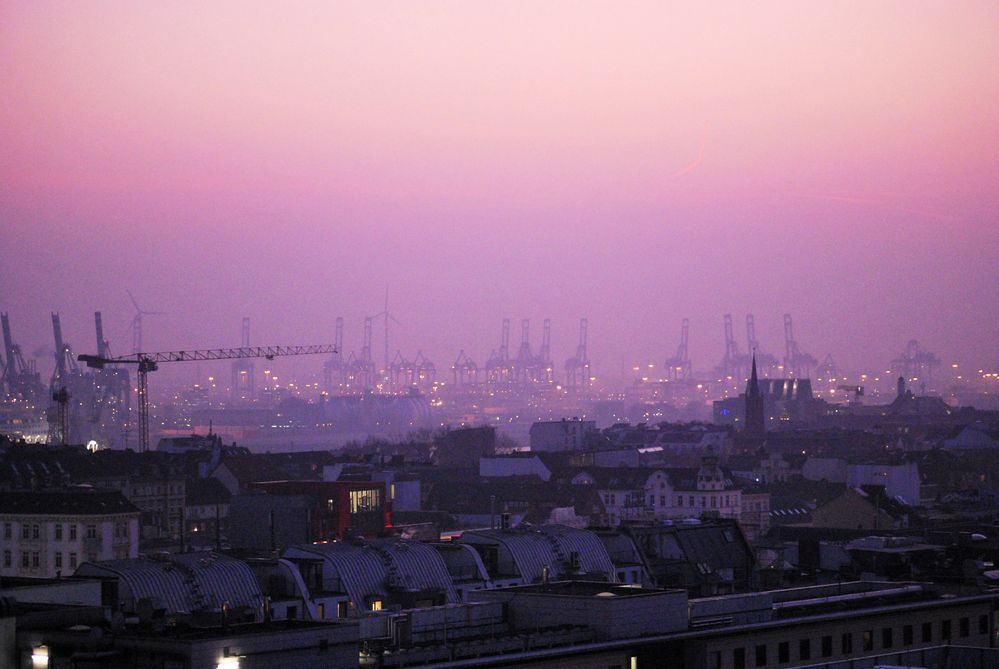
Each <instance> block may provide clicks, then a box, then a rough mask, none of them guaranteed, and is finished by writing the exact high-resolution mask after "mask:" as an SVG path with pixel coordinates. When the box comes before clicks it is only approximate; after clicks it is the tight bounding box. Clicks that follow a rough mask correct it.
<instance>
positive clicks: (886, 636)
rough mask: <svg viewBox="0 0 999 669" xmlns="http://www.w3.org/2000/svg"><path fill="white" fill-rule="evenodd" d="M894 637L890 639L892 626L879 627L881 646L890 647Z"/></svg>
mask: <svg viewBox="0 0 999 669" xmlns="http://www.w3.org/2000/svg"><path fill="white" fill-rule="evenodd" d="M893 641H894V639H892V628H890V627H883V628H882V629H881V647H882V648H891V647H892V643H893Z"/></svg>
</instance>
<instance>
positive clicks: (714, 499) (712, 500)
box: [711, 495, 718, 509]
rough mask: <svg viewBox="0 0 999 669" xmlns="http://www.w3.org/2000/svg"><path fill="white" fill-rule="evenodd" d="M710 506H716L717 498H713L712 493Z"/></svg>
mask: <svg viewBox="0 0 999 669" xmlns="http://www.w3.org/2000/svg"><path fill="white" fill-rule="evenodd" d="M711 508H712V509H716V508H718V499H717V498H715V496H714V495H712V496H711Z"/></svg>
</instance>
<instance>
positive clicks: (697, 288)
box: [0, 1, 999, 370]
mask: <svg viewBox="0 0 999 669" xmlns="http://www.w3.org/2000/svg"><path fill="white" fill-rule="evenodd" d="M997 72H999V4H996V3H995V2H960V3H922V2H919V3H914V2H880V3H841V2H824V3H809V4H807V5H802V4H800V3H778V2H768V3H762V4H761V3H742V4H731V5H712V6H701V5H699V4H691V5H686V6H676V5H672V4H667V3H660V2H632V3H625V4H620V3H590V2H565V3H551V2H549V3H543V4H542V5H541V6H539V5H538V4H537V3H515V4H506V3H484V2H482V3H459V2H428V3H399V4H372V3H339V2H338V3H311V4H294V5H290V6H289V5H285V4H280V3H279V4H274V3H244V2H213V3H134V2H91V3H65V2H36V1H32V2H5V3H4V4H3V5H2V7H0V98H2V100H3V102H2V104H0V288H2V291H0V307H2V309H3V310H5V311H8V312H9V313H10V314H11V316H12V318H13V319H14V321H15V326H16V328H17V337H18V339H19V340H20V341H21V342H23V343H24V345H25V346H26V348H28V349H30V348H32V347H34V346H41V345H43V344H44V345H49V346H50V344H49V342H50V341H51V330H50V322H49V313H48V312H49V311H50V310H57V311H60V312H61V313H62V319H63V324H64V327H65V329H66V333H67V339H68V340H70V341H72V342H73V343H74V345H75V347H76V349H77V350H79V351H85V350H87V349H88V347H90V346H91V342H92V340H93V335H92V312H93V311H94V310H97V309H100V310H102V311H103V312H104V315H105V320H106V322H107V323H108V325H107V331H108V336H109V337H110V338H111V342H112V345H113V346H114V347H115V348H116V349H117V352H120V353H127V352H128V348H129V346H128V344H129V340H128V339H127V326H128V323H129V320H130V319H131V317H132V306H131V304H130V302H129V301H128V297H127V295H126V293H125V290H124V287H128V288H129V289H130V290H131V291H132V292H133V293H134V294H135V295H136V297H137V298H138V299H139V300H140V302H141V303H142V304H143V306H144V307H145V308H147V309H151V310H158V311H163V312H166V314H167V315H164V316H159V317H150V319H149V320H148V322H147V326H146V327H147V330H146V339H147V348H149V349H154V350H164V349H166V350H170V349H183V348H193V347H199V346H201V347H211V346H216V345H222V344H234V343H238V341H239V323H240V318H241V317H242V316H250V317H251V318H252V320H253V323H254V343H260V344H263V343H318V342H328V341H331V340H332V328H333V322H334V319H335V317H336V316H338V315H343V316H344V317H345V318H346V322H347V332H346V340H347V341H346V343H347V347H348V348H357V347H358V346H359V344H360V338H361V321H362V319H363V318H364V316H368V315H372V314H374V313H376V312H378V311H381V309H382V300H383V299H384V290H385V286H386V285H388V286H390V287H391V297H390V299H391V309H392V312H393V313H394V315H395V316H396V317H397V318H398V319H399V320H400V322H401V323H402V324H401V325H399V326H396V327H395V330H394V333H393V340H394V342H393V349H395V348H396V347H397V346H401V347H403V349H404V351H405V352H406V353H407V355H409V356H412V355H413V354H414V353H415V350H416V349H421V350H423V351H424V352H425V353H426V354H427V355H428V356H431V357H433V358H435V359H437V360H438V361H439V362H438V364H439V365H440V366H441V367H444V366H445V365H446V364H449V363H450V361H451V360H453V358H454V356H455V355H456V354H457V351H458V350H459V349H466V350H469V352H470V353H471V354H472V355H474V356H475V357H477V358H479V359H480V361H481V359H483V358H484V357H485V356H486V355H487V354H488V351H489V349H490V348H492V347H495V346H496V345H497V344H498V339H499V326H500V321H501V319H502V318H504V317H509V318H513V319H520V318H531V319H532V322H533V323H534V324H535V327H536V328H538V330H537V331H535V332H538V331H539V330H540V322H541V319H543V318H546V317H547V318H551V319H552V321H553V348H554V349H555V351H554V352H555V357H556V359H558V360H561V359H564V358H565V357H566V356H567V355H569V354H571V350H572V348H573V347H574V346H575V339H576V329H577V327H578V319H579V318H580V317H581V316H586V317H588V318H589V322H590V328H591V331H590V341H591V352H592V353H591V354H592V356H593V358H594V360H595V364H597V365H601V366H603V367H604V369H607V370H613V369H616V367H617V366H618V365H619V364H620V363H621V362H622V361H625V360H627V361H628V362H629V363H630V362H631V361H635V360H644V359H647V360H655V361H659V360H662V359H663V358H664V357H665V356H667V355H669V354H671V353H672V351H673V350H674V349H675V347H676V343H677V339H678V336H679V323H680V320H681V318H684V317H689V318H690V319H691V321H692V323H693V331H692V335H691V357H692V358H693V359H694V361H695V366H697V367H699V368H702V369H707V368H710V367H711V366H713V365H714V364H715V363H716V362H717V360H718V358H719V357H720V355H721V350H722V327H721V315H722V314H723V313H727V312H732V313H733V314H736V316H737V318H741V317H742V316H743V315H744V313H745V312H754V313H755V314H756V320H757V329H758V332H759V336H760V341H761V343H762V344H763V345H764V346H766V347H767V348H769V349H770V350H772V351H774V352H779V350H780V348H781V345H782V341H783V340H782V336H783V333H782V330H781V316H782V314H783V313H785V312H789V313H792V314H793V315H794V318H795V327H796V335H797V338H798V339H799V340H801V341H802V342H805V343H806V344H807V347H808V348H809V349H810V350H811V351H812V353H814V354H815V355H816V356H818V357H819V358H820V359H821V358H822V357H823V356H825V354H826V353H832V354H833V355H834V356H835V357H836V359H837V361H838V362H839V363H840V364H841V365H843V366H845V367H850V368H853V369H860V368H863V367H871V368H874V367H879V366H880V367H881V368H882V369H884V367H883V366H884V365H885V363H886V362H887V361H888V360H889V359H891V358H893V357H895V356H897V355H898V354H899V353H900V351H902V349H903V348H904V346H905V342H906V341H907V340H909V339H918V340H920V342H921V343H922V344H923V345H924V347H925V348H927V349H929V350H933V351H936V352H937V353H938V354H939V355H940V356H941V357H942V358H943V359H944V361H945V362H946V363H948V364H949V363H950V362H951V361H952V360H953V361H960V362H961V363H962V364H963V363H974V364H977V365H982V364H988V363H995V362H996V361H997V357H999V355H997V342H999V319H997V318H996V314H997V313H999V291H997V289H996V286H997V285H999V262H997V261H996V259H997V258H999V225H997V216H999V150H997V147H999V114H997V113H996V110H997V108H999V76H997ZM515 322H516V321H515ZM538 336H539V334H535V335H534V337H535V340H536V339H537V337H538ZM376 341H377V339H376ZM598 369H599V367H598Z"/></svg>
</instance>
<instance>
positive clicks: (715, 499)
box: [676, 495, 738, 509]
mask: <svg viewBox="0 0 999 669" xmlns="http://www.w3.org/2000/svg"><path fill="white" fill-rule="evenodd" d="M695 499H696V498H695V497H694V496H693V495H688V497H687V506H689V507H693V506H695V504H694V502H695ZM700 502H701V508H702V509H705V508H707V507H708V504H710V505H711V508H712V509H717V508H718V507H719V505H721V502H722V497H721V495H718V496H715V495H710V496H705V495H701V499H700ZM737 502H738V501H737ZM676 505H677V506H679V507H682V506H683V495H677V497H676ZM728 506H732V495H725V504H724V506H723V507H722V508H724V507H728Z"/></svg>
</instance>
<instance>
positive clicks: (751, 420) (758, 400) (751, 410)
mask: <svg viewBox="0 0 999 669" xmlns="http://www.w3.org/2000/svg"><path fill="white" fill-rule="evenodd" d="M744 429H745V431H746V434H748V435H752V436H755V437H762V436H763V435H765V434H766V431H767V424H766V408H765V406H764V402H763V395H762V394H761V393H760V379H759V377H758V376H757V375H756V351H753V370H752V373H751V374H750V376H749V387H748V388H747V389H746V423H745V428H744Z"/></svg>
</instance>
